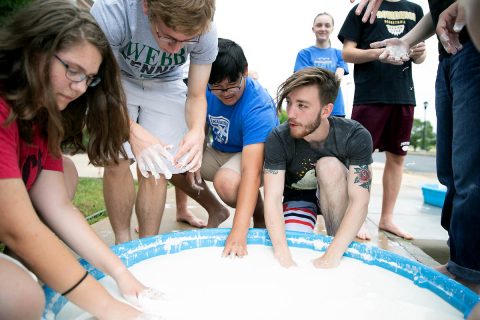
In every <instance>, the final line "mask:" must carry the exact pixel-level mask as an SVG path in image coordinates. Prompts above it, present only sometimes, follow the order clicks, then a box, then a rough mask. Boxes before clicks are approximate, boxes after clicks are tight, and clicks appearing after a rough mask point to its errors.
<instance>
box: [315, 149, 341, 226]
mask: <svg viewBox="0 0 480 320" xmlns="http://www.w3.org/2000/svg"><path fill="white" fill-rule="evenodd" d="M316 172H317V181H318V185H319V190H320V199H319V200H320V210H321V211H322V214H323V218H324V220H325V228H326V229H327V234H328V235H329V236H335V234H336V233H337V230H338V228H339V227H340V223H341V222H342V219H343V216H344V215H345V212H346V211H347V206H348V193H347V169H346V168H345V166H344V165H343V164H342V163H341V162H340V161H339V160H337V159H336V158H331V157H329V158H322V159H320V160H319V161H317V165H316Z"/></svg>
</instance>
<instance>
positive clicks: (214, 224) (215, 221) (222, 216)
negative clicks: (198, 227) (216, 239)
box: [207, 207, 230, 228]
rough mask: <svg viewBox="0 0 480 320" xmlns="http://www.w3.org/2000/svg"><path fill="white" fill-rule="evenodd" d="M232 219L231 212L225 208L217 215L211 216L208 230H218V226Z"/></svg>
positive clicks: (216, 213) (217, 212)
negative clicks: (229, 218)
mask: <svg viewBox="0 0 480 320" xmlns="http://www.w3.org/2000/svg"><path fill="white" fill-rule="evenodd" d="M228 217H230V211H229V210H228V209H227V208H225V207H223V208H222V209H221V210H218V211H216V212H215V214H214V215H213V214H209V217H208V224H207V228H218V226H219V225H220V224H221V223H222V222H224V221H225V220H227V219H228Z"/></svg>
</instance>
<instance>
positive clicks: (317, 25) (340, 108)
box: [293, 12, 348, 117]
mask: <svg viewBox="0 0 480 320" xmlns="http://www.w3.org/2000/svg"><path fill="white" fill-rule="evenodd" d="M333 25H334V21H333V17H332V16H331V15H330V14H328V13H326V12H323V13H319V14H318V15H317V16H316V17H315V19H314V20H313V26H312V31H313V33H314V34H315V45H314V46H311V47H308V48H305V49H302V50H300V51H299V52H298V55H297V60H296V61H295V67H294V70H293V71H294V72H296V71H298V70H301V69H304V68H306V67H319V68H323V69H327V70H329V71H332V72H334V73H335V75H336V76H337V78H338V79H340V80H341V79H342V77H343V76H344V75H347V74H348V66H347V64H346V63H345V61H343V58H342V50H339V49H335V48H332V47H331V41H330V35H331V34H332V31H333ZM332 116H337V117H345V104H344V101H343V95H342V89H341V88H340V90H339V92H338V96H337V99H336V100H335V103H334V106H333V111H332Z"/></svg>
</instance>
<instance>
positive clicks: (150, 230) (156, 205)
mask: <svg viewBox="0 0 480 320" xmlns="http://www.w3.org/2000/svg"><path fill="white" fill-rule="evenodd" d="M137 176H138V192H137V200H136V202H135V213H136V214H137V219H138V236H139V237H140V238H144V237H149V236H154V235H157V234H158V232H159V230H160V223H161V221H162V217H163V211H164V209H165V199H166V196H167V180H166V179H165V177H164V176H163V175H160V179H158V180H155V178H154V177H153V176H152V175H150V177H148V178H145V177H143V176H142V175H141V174H138V175H137Z"/></svg>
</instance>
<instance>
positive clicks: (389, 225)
mask: <svg viewBox="0 0 480 320" xmlns="http://www.w3.org/2000/svg"><path fill="white" fill-rule="evenodd" d="M378 228H379V229H380V230H383V231H387V232H390V233H392V234H394V235H396V236H398V237H400V238H403V239H405V240H413V236H412V235H411V234H410V233H408V232H406V231H403V230H402V229H400V228H399V227H398V226H397V225H396V224H394V223H393V222H382V221H380V223H379V225H378Z"/></svg>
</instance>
